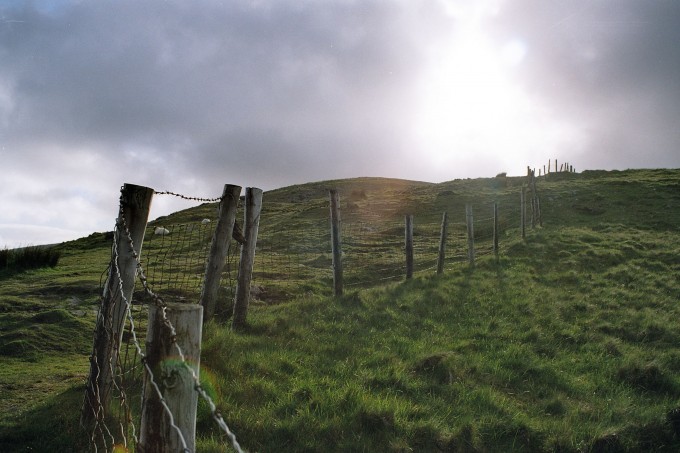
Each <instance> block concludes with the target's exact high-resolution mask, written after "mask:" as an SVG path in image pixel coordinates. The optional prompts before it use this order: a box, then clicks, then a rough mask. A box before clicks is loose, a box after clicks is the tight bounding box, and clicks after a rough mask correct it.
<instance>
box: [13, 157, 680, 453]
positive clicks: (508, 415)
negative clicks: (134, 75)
mask: <svg viewBox="0 0 680 453" xmlns="http://www.w3.org/2000/svg"><path fill="white" fill-rule="evenodd" d="M520 184H521V180H520V178H492V179H480V180H457V181H451V182H448V183H442V184H427V183H411V182H407V181H395V180H383V179H367V178H361V179H357V180H343V181H331V182H324V183H317V184H307V185H303V186H295V187H291V188H286V189H281V190H278V191H274V192H270V193H267V194H265V200H264V202H265V204H264V206H265V208H264V211H263V214H262V222H261V226H260V232H261V239H262V241H263V244H264V245H263V248H264V250H266V246H267V243H270V244H276V243H277V241H279V240H285V239H286V237H290V235H291V234H296V235H297V236H294V237H304V234H303V233H302V231H303V228H306V229H309V228H310V226H313V225H317V224H321V223H324V222H326V225H327V215H328V206H327V204H328V202H327V193H326V192H325V189H326V188H327V187H332V186H337V187H339V188H340V192H341V200H343V205H342V206H341V207H342V208H343V219H344V220H345V221H346V222H350V221H360V220H361V221H365V222H366V223H369V222H370V223H371V224H372V225H375V235H374V237H373V238H377V239H376V240H377V241H381V240H382V241H385V243H386V242H388V241H390V240H392V239H390V237H391V235H393V234H397V235H403V230H401V229H400V227H399V224H400V222H401V221H403V215H404V214H405V213H413V214H414V215H415V219H416V228H418V225H420V226H421V230H420V233H419V234H417V235H416V241H417V238H418V237H420V238H421V239H422V238H426V237H430V236H431V235H432V233H430V232H429V230H431V229H432V228H433V227H432V226H433V225H434V226H436V225H437V224H438V222H439V221H440V220H441V212H442V211H443V210H444V209H446V210H447V211H449V215H450V217H451V216H452V213H453V215H455V216H458V219H460V213H461V212H462V213H464V205H465V203H473V204H476V205H477V206H486V205H487V204H488V202H489V201H492V200H494V199H495V200H498V201H499V203H500V205H501V211H502V212H506V213H508V214H507V215H508V216H511V214H512V213H513V211H512V210H511V209H509V210H507V211H503V209H502V207H503V206H507V207H512V206H513V203H516V202H517V200H518V199H519V186H520ZM538 188H539V191H540V193H541V197H542V198H541V201H542V209H543V219H544V228H542V229H537V230H534V231H530V232H529V234H528V236H527V239H526V240H525V241H522V240H521V239H520V238H519V232H518V229H517V228H516V227H513V226H509V227H508V229H507V230H506V232H505V234H504V235H503V237H502V238H501V243H502V244H501V245H502V253H501V258H500V260H499V261H498V262H496V261H494V260H493V259H492V257H490V256H486V257H481V258H480V259H479V260H478V262H477V264H476V266H475V267H474V268H469V267H467V266H466V265H464V264H460V263H456V262H454V261H452V262H451V263H449V266H447V271H446V272H445V274H444V275H442V276H435V275H433V274H434V271H432V272H429V271H428V272H421V273H419V274H418V276H417V278H415V279H413V280H410V281H399V282H394V283H389V284H385V285H379V286H375V285H373V286H372V287H366V288H363V287H361V286H355V287H350V288H349V289H348V290H347V291H346V294H345V295H344V296H343V297H340V298H333V297H332V296H331V295H330V287H331V286H330V273H329V272H328V271H327V265H328V257H327V255H326V251H325V248H326V246H327V242H326V243H324V240H326V238H320V239H317V240H316V242H319V243H320V244H321V245H320V246H319V248H314V247H312V246H311V245H310V243H308V242H304V241H300V242H297V243H296V242H295V241H293V240H291V242H293V244H292V246H291V247H290V248H289V250H291V252H290V253H293V252H294V256H286V255H285V254H283V253H282V254H280V256H278V257H277V259H278V260H279V261H277V259H271V260H270V261H269V266H270V268H269V269H267V272H268V273H269V274H267V275H265V274H264V271H261V272H263V273H262V274H260V275H259V278H260V280H259V282H257V278H256V284H258V285H260V286H262V287H263V288H262V289H263V296H262V297H261V300H260V301H259V302H258V303H254V304H252V305H251V308H250V312H249V325H248V327H247V329H245V330H244V331H242V332H238V333H236V332H232V331H231V330H230V329H229V328H228V327H227V326H226V325H225V323H224V319H225V317H226V316H228V315H224V316H223V317H222V318H218V319H217V320H216V321H212V322H210V323H209V324H207V325H206V326H205V329H204V339H203V352H202V358H201V366H202V369H201V373H202V380H203V382H204V386H205V387H206V388H207V389H208V391H209V392H210V393H211V395H212V396H213V397H214V399H215V400H216V402H217V403H218V406H219V409H220V412H221V413H222V414H223V416H224V417H225V420H226V421H227V423H228V425H229V426H230V428H231V429H232V430H233V431H234V432H235V433H236V436H237V438H238V440H239V442H240V443H241V445H242V446H243V447H244V448H246V449H247V450H248V451H252V452H255V451H261V452H266V451H310V452H311V451H352V452H354V451H357V452H361V451H366V452H373V451H385V452H409V451H427V452H430V451H431V452H440V451H479V452H486V451H518V452H521V451H562V452H589V451H593V452H596V451H597V452H603V451H677V450H678V449H680V441H679V440H678V434H680V415H678V413H680V410H678V408H679V407H680V377H679V376H680V375H679V373H680V350H678V347H677V345H678V344H680V325H679V324H678V319H680V306H679V305H678V300H679V299H680V259H678V256H680V191H679V190H678V189H679V188H680V171H678V170H637V171H626V172H584V173H582V174H564V175H549V177H548V178H547V179H546V178H541V179H540V180H539V183H538ZM268 203H269V204H268ZM480 209H481V208H480ZM211 213H213V214H211ZM209 215H214V205H204V206H200V207H198V208H196V209H195V210H187V211H182V212H180V213H177V214H176V216H174V217H173V216H170V217H169V218H167V219H160V220H159V221H158V223H159V224H160V222H161V220H162V222H163V223H164V224H179V223H187V222H192V221H196V220H197V219H198V220H200V219H202V218H203V217H206V216H209ZM453 221H454V222H458V221H460V220H453ZM511 221H512V219H511V218H510V219H509V220H508V222H509V223H512V222H511ZM416 231H417V232H418V230H416ZM434 231H435V232H436V228H435V229H434ZM399 237H401V236H399ZM346 238H347V240H348V245H347V249H346V250H345V252H346V260H347V262H348V263H352V260H355V261H356V262H357V263H358V264H357V267H359V264H361V265H362V266H361V268H360V270H358V271H356V270H355V271H354V272H355V274H354V275H351V274H350V277H351V278H353V279H355V281H361V280H365V279H367V278H369V277H371V272H372V271H371V267H372V266H374V265H375V263H378V262H379V261H380V259H379V258H380V256H391V255H390V254H392V253H393V252H392V251H390V250H387V251H385V252H384V253H383V254H382V255H381V254H378V253H376V254H366V255H367V256H365V257H362V258H361V259H358V258H356V257H355V256H353V255H352V253H353V252H355V253H358V251H359V250H361V249H360V248H358V247H357V248H355V249H353V248H352V247H355V246H353V245H352V244H351V240H352V234H351V232H347V236H346ZM380 238H382V239H380ZM152 242H153V241H151V242H150V244H149V250H148V251H149V252H151V251H152V250H153V249H152V247H155V246H154V245H153V243H152ZM379 244H380V243H379V242H378V245H379ZM463 247H464V246H463ZM60 250H61V252H62V257H61V260H60V262H59V264H58V266H56V267H55V268H45V269H37V270H28V271H25V272H22V273H19V274H12V275H9V274H4V275H0V279H1V281H0V283H1V284H0V364H1V365H2V367H0V370H1V371H0V390H1V392H2V394H1V396H2V398H0V399H1V400H2V402H1V403H0V404H2V407H0V450H2V451H8V452H12V451H86V449H87V441H86V439H85V435H84V434H83V433H82V432H80V431H79V429H78V419H79V407H80V403H81V401H82V396H83V392H84V388H83V381H84V379H85V376H86V374H87V370H88V354H89V352H90V349H91V346H92V345H91V334H92V327H93V324H94V314H95V309H96V303H97V300H98V296H99V292H100V287H101V284H100V281H101V274H102V272H103V271H105V269H106V266H107V263H108V259H109V254H110V237H109V238H108V239H107V236H106V235H104V234H94V235H92V236H90V237H89V238H86V239H83V240H81V241H75V242H72V243H67V244H64V245H62V246H61V247H60ZM428 253H429V252H428ZM301 256H302V258H300V257H301ZM291 261H292V262H293V263H295V265H296V268H297V267H300V268H301V269H302V271H300V273H299V274H295V275H294V276H293V278H288V281H286V282H283V281H278V280H276V279H275V278H274V277H276V276H287V275H288V274H287V272H288V270H287V266H290V262H291ZM300 263H301V264H300ZM314 269H317V270H314ZM256 271H257V265H256ZM348 272H350V273H351V272H352V271H351V270H350V271H348ZM256 276H257V274H256ZM198 433H199V439H198V451H201V452H203V451H205V452H217V451H224V439H223V436H222V434H221V432H220V431H219V429H218V427H217V426H216V424H215V423H214V422H213V421H212V419H211V418H210V414H209V411H208V409H207V407H206V405H205V404H204V403H201V404H199V417H198ZM31 449H32V450H31Z"/></svg>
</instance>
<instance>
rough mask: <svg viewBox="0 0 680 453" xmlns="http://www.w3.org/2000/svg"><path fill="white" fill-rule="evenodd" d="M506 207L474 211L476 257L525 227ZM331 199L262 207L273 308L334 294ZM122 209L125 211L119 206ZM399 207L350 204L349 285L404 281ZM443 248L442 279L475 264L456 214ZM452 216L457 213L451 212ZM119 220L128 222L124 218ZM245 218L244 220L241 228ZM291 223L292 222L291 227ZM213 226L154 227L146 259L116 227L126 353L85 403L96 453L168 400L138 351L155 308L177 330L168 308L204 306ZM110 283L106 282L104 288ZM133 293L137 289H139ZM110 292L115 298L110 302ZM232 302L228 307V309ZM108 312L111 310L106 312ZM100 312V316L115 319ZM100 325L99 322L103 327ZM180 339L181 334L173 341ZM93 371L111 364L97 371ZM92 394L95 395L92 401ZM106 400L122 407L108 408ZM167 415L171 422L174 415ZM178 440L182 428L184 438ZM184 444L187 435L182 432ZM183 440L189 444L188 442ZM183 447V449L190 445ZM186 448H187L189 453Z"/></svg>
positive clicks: (515, 207)
mask: <svg viewBox="0 0 680 453" xmlns="http://www.w3.org/2000/svg"><path fill="white" fill-rule="evenodd" d="M155 194H156V195H171V196H180V197H182V198H184V199H188V200H195V201H202V202H209V203H214V202H217V201H220V199H219V198H218V199H202V198H195V197H186V196H184V195H179V194H175V193H172V192H155ZM516 198H518V200H517V202H514V201H513V202H505V203H502V204H498V205H497V209H496V211H495V212H496V213H497V217H494V202H491V201H486V202H478V203H475V204H473V206H472V207H473V212H474V221H473V223H472V225H473V230H474V250H475V255H476V256H484V255H490V254H492V253H494V228H495V226H494V225H495V224H496V225H497V227H498V232H497V233H498V235H500V236H501V241H500V242H499V250H498V251H497V252H500V253H502V252H503V251H504V250H505V247H506V245H505V242H504V241H503V240H502V239H503V238H504V236H505V235H506V234H507V232H508V231H510V230H513V229H518V228H519V227H520V219H522V218H524V219H525V222H526V218H525V216H522V215H521V209H522V207H521V205H520V203H519V197H516ZM328 204H329V201H328V200H326V199H315V200H311V201H306V202H272V203H269V204H268V203H265V204H264V206H263V209H262V212H261V223H260V232H261V234H260V237H259V238H258V241H257V252H256V255H255V263H254V268H253V276H252V285H251V288H252V290H251V297H252V298H253V299H255V300H260V301H262V302H265V303H268V304H275V303H280V302H283V301H286V300H290V299H292V298H294V297H295V296H298V295H301V294H304V293H305V292H314V293H316V292H319V291H320V292H327V293H330V291H331V287H332V281H333V272H332V250H331V228H330V220H329V210H328ZM121 205H122V204H121ZM401 209H402V207H401V206H400V205H399V204H398V203H396V202H395V201H394V200H393V199H387V200H381V199H371V200H360V201H358V202H356V203H354V202H351V201H350V202H347V203H346V204H345V205H344V206H343V210H342V216H343V221H342V222H341V236H342V265H343V269H344V281H345V286H347V287H350V288H352V287H371V286H378V285H383V284H385V283H386V282H394V281H400V280H403V279H404V278H405V276H406V259H405V225H404V215H403V214H400V210H401ZM450 211H451V212H448V218H449V221H448V223H447V235H446V240H445V244H444V245H445V249H446V258H445V261H444V263H443V268H444V271H447V270H451V269H453V268H455V267H456V266H460V265H462V264H464V263H467V262H468V259H469V257H468V227H467V223H466V214H465V211H463V210H462V209H458V210H450ZM454 211H455V212H454ZM441 215H442V212H431V213H429V214H427V215H422V216H416V217H415V219H414V229H413V256H414V274H415V275H426V274H428V273H431V274H434V273H435V272H436V271H437V267H438V256H439V250H440V245H441V244H440V241H441V229H442V222H441ZM119 217H120V219H124V216H123V214H122V208H121V214H120V215H119ZM241 219H242V215H241V216H240V217H237V220H236V222H237V224H238V223H239V222H240V221H241ZM293 219H294V220H293ZM214 225H215V222H214V221H213V219H209V218H205V219H200V220H193V221H189V222H184V223H177V224H163V225H161V224H160V223H158V222H154V223H152V224H150V225H148V226H147V227H146V230H145V233H144V239H143V242H144V253H143V254H142V257H140V256H137V255H136V254H135V253H134V247H133V240H132V237H131V235H130V231H129V230H128V228H127V225H125V223H124V221H123V222H122V223H121V222H120V221H119V222H118V223H117V225H116V230H115V232H114V244H113V246H112V257H111V264H110V269H109V276H110V277H109V278H112V277H111V276H112V275H116V276H117V277H118V281H119V282H120V283H119V284H118V285H117V286H115V287H111V286H110V285H107V286H106V289H104V291H103V293H104V295H105V297H113V298H119V299H121V300H122V301H123V304H124V306H125V316H124V317H123V318H122V319H121V320H120V323H121V324H120V325H119V326H109V325H107V327H106V330H107V335H109V336H113V335H114V332H122V342H121V345H120V348H119V349H117V350H116V351H115V353H113V354H111V355H109V356H108V357H107V358H106V359H105V360H107V361H108V364H106V365H108V367H109V368H110V369H112V370H116V371H115V373H114V374H113V376H112V379H111V381H110V383H109V385H110V387H109V388H107V389H96V391H95V392H93V393H92V394H91V395H94V397H92V396H90V397H89V398H88V397H86V401H85V404H84V410H85V411H90V412H91V413H92V414H93V419H94V420H95V423H94V425H93V427H92V429H91V431H90V444H91V450H92V451H95V452H97V451H104V452H109V451H111V452H115V453H118V452H122V451H128V449H129V448H130V446H131V445H132V444H134V445H135V446H136V445H137V444H138V442H139V438H138V428H137V427H138V426H139V425H140V417H141V416H140V414H141V413H142V410H143V404H144V403H143V402H142V400H143V398H142V395H144V392H145V387H148V386H151V387H152V388H153V389H155V392H156V393H157V395H158V397H159V399H160V400H161V401H163V395H162V392H161V390H160V387H161V386H159V384H158V382H156V378H155V377H154V374H153V372H152V370H151V369H150V368H149V367H148V365H147V362H146V356H145V354H146V352H145V350H144V348H143V347H142V346H141V345H142V344H143V343H144V342H145V341H146V332H147V328H148V318H149V308H148V307H149V306H151V305H153V306H155V307H158V308H160V309H162V312H163V314H164V321H163V322H164V323H166V325H167V326H168V328H169V331H170V332H174V327H173V326H172V325H171V324H170V322H169V321H168V319H167V317H165V309H166V306H167V305H166V303H167V302H179V303H188V304H197V303H199V299H200V295H201V290H202V285H203V280H204V274H205V269H206V262H207V260H208V255H209V250H210V243H211V241H212V239H213V236H214V233H215V226H214ZM121 241H122V243H124V244H127V245H128V246H129V248H130V250H132V251H133V254H134V256H135V260H136V263H137V264H136V275H137V278H138V279H139V280H140V281H141V288H138V289H137V290H136V291H134V292H133V293H132V297H130V298H129V299H128V298H127V297H126V296H125V294H124V293H125V291H124V289H123V278H122V276H121V272H120V269H119V268H118V263H119V256H118V250H119V246H120V244H121ZM239 249H240V245H239V244H238V243H237V242H236V241H231V243H230V246H229V250H228V253H227V259H226V263H225V266H224V270H223V272H222V277H221V283H220V291H221V297H220V299H221V300H223V301H225V303H224V304H223V305H224V306H223V307H222V312H221V313H219V312H218V314H221V315H222V316H224V317H228V316H229V310H230V309H231V307H232V305H231V303H233V300H234V295H235V287H236V282H237V278H238V275H237V274H238V269H239ZM107 283H108V282H107ZM132 286H134V284H133V285H132ZM107 291H108V292H109V294H106V293H107ZM230 302H231V303H230ZM102 307H104V305H102ZM103 310H104V309H103V308H102V309H101V310H100V314H99V315H98V317H99V318H100V319H103V318H104V317H106V316H109V315H110V313H105V312H104V311H103ZM98 322H99V320H98ZM172 335H174V333H172ZM175 346H176V347H177V356H178V357H179V358H180V359H181V361H182V363H184V365H185V366H186V367H187V368H189V369H190V368H191V367H190V366H189V365H188V364H186V362H185V359H184V355H183V352H182V350H181V349H180V348H179V346H177V344H176V343H175ZM92 357H93V365H92V366H93V368H94V367H97V368H99V367H102V366H103V365H104V364H101V363H95V358H96V354H94V353H93V356H92ZM191 376H192V379H194V381H195V383H194V388H195V390H196V391H197V392H198V393H199V395H200V396H201V397H202V398H203V399H205V400H206V402H207V404H208V406H209V408H210V410H211V415H212V417H213V419H214V420H215V422H216V423H217V425H218V426H219V427H220V429H221V430H222V432H223V434H224V436H225V441H227V443H229V444H230V445H231V446H232V448H233V449H234V450H236V451H241V448H240V445H239V443H238V442H237V441H236V437H235V435H234V434H233V433H232V432H231V431H230V430H229V428H228V426H227V424H226V423H225V421H224V419H223V418H222V416H221V415H220V414H219V412H218V410H217V406H216V404H215V402H213V401H212V400H211V399H210V397H209V396H208V395H207V393H206V392H205V391H204V390H203V388H202V386H201V384H200V380H199V378H198V375H197V374H196V373H195V372H194V371H193V369H192V371H191ZM88 395H90V394H89V393H88ZM100 395H106V398H108V399H110V400H113V401H116V404H109V405H107V404H106V403H105V402H104V401H101V400H100V399H99V398H100ZM164 407H165V409H166V410H167V411H168V413H167V416H168V418H169V419H170V420H173V414H172V413H170V412H169V410H168V409H167V406H164ZM177 431H178V432H179V430H177ZM180 436H181V433H180ZM183 442H184V441H183ZM184 445H185V446H186V443H184ZM185 450H186V448H185Z"/></svg>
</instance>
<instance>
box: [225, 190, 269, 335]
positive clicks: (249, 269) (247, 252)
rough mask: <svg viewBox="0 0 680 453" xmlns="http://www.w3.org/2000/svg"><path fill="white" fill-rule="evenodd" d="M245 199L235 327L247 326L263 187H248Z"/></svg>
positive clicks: (235, 304) (235, 302) (233, 322)
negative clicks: (244, 241) (243, 239)
mask: <svg viewBox="0 0 680 453" xmlns="http://www.w3.org/2000/svg"><path fill="white" fill-rule="evenodd" d="M245 201H246V202H245V208H244V215H243V235H244V236H245V239H246V243H245V244H243V245H242V246H241V259H240V261H239V265H238V281H237V283H236V298H235V299H234V319H233V320H232V328H233V329H239V328H242V327H245V324H246V317H247V315H248V304H249V302H250V282H251V281H252V279H253V264H254V263H255V246H256V245H257V231H258V229H259V226H260V211H261V210H262V189H258V188H255V187H246V200H245Z"/></svg>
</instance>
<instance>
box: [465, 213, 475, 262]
mask: <svg viewBox="0 0 680 453" xmlns="http://www.w3.org/2000/svg"><path fill="white" fill-rule="evenodd" d="M465 221H466V224H467V242H468V262H469V263H470V266H474V265H475V230H474V221H473V218H472V205H471V204H466V205H465Z"/></svg>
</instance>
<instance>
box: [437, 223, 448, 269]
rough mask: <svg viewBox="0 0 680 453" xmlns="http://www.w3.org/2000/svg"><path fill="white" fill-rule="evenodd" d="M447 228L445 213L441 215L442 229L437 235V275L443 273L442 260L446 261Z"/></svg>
mask: <svg viewBox="0 0 680 453" xmlns="http://www.w3.org/2000/svg"><path fill="white" fill-rule="evenodd" d="M447 227H448V217H447V214H446V212H444V214H443V215H442V228H441V232H440V234H439V256H438V258H437V273H438V274H441V273H442V272H444V260H445V259H446V230H447Z"/></svg>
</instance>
